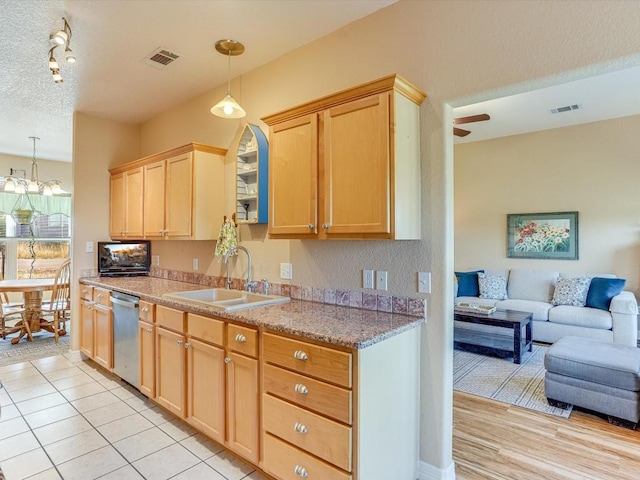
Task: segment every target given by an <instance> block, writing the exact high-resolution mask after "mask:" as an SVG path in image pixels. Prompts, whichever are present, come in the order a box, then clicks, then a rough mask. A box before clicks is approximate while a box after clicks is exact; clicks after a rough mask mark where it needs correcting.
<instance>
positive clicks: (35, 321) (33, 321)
mask: <svg viewBox="0 0 640 480" xmlns="http://www.w3.org/2000/svg"><path fill="white" fill-rule="evenodd" d="M54 283H55V278H19V279H14V280H0V293H1V292H22V295H23V297H24V318H23V320H19V321H18V323H16V325H15V327H14V328H13V329H12V330H13V331H14V332H16V331H19V332H20V333H19V334H18V336H17V337H15V338H12V339H11V343H12V344H13V345H15V344H17V343H18V342H19V341H20V339H22V337H24V336H25V335H27V340H28V341H29V340H32V338H31V334H33V333H37V332H39V331H40V330H46V331H48V332H51V333H54V330H53V329H54V326H53V322H49V321H47V320H46V319H44V318H42V294H43V292H46V291H50V290H53V286H54ZM27 326H28V327H29V328H27ZM65 334H66V332H65V331H64V330H59V331H58V335H65Z"/></svg>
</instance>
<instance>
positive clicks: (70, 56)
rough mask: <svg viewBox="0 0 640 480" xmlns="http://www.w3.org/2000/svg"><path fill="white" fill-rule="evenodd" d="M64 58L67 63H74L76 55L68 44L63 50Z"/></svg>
mask: <svg viewBox="0 0 640 480" xmlns="http://www.w3.org/2000/svg"><path fill="white" fill-rule="evenodd" d="M64 58H65V59H66V60H67V62H68V63H76V56H75V55H74V54H73V52H72V51H71V49H70V48H69V46H67V48H66V49H65V51H64Z"/></svg>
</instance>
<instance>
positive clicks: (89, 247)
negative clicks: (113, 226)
mask: <svg viewBox="0 0 640 480" xmlns="http://www.w3.org/2000/svg"><path fill="white" fill-rule="evenodd" d="M84 251H85V252H87V253H93V242H87V243H86V244H85V246H84Z"/></svg>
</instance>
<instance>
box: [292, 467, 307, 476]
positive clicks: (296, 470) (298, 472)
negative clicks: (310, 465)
mask: <svg viewBox="0 0 640 480" xmlns="http://www.w3.org/2000/svg"><path fill="white" fill-rule="evenodd" d="M293 472H294V473H295V474H296V475H298V476H299V477H302V478H306V477H307V475H309V474H308V473H307V469H306V468H304V467H303V466H302V465H296V467H295V468H294V469H293Z"/></svg>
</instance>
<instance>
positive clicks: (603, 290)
mask: <svg viewBox="0 0 640 480" xmlns="http://www.w3.org/2000/svg"><path fill="white" fill-rule="evenodd" d="M625 283H626V280H625V279H624V278H603V277H594V278H592V279H591V285H589V293H587V303H586V305H587V307H592V308H599V309H601V310H609V306H610V305H611V299H612V298H613V297H615V296H616V295H620V292H622V289H623V288H624V284H625Z"/></svg>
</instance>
